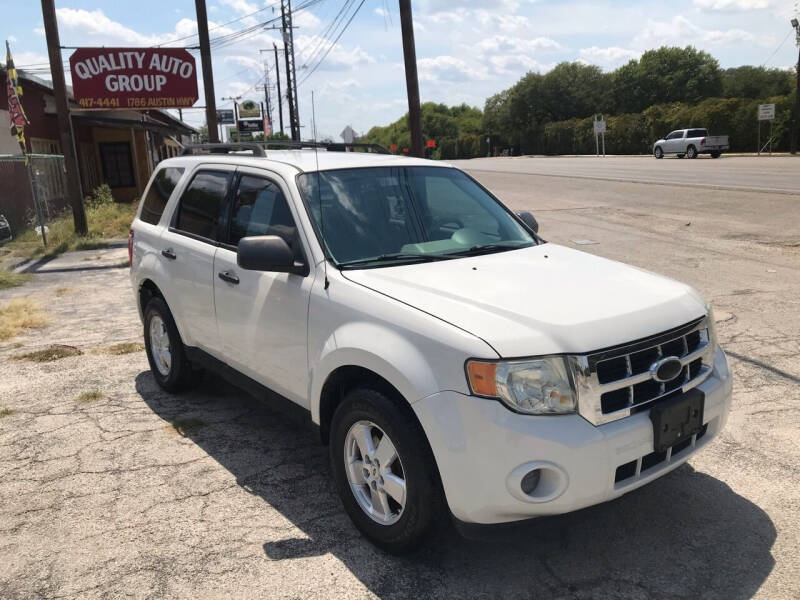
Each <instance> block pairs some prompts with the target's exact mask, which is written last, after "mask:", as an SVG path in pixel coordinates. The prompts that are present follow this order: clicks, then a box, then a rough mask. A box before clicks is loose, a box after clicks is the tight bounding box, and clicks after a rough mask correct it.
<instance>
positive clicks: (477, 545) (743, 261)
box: [0, 158, 800, 600]
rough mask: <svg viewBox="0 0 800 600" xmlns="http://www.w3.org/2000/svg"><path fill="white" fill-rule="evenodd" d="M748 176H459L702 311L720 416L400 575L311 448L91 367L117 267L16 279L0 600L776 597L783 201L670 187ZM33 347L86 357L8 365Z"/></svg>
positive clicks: (121, 360)
mask: <svg viewBox="0 0 800 600" xmlns="http://www.w3.org/2000/svg"><path fill="white" fill-rule="evenodd" d="M606 160H607V161H608V160H609V159H606ZM626 160H627V161H628V162H629V163H630V164H625V161H626ZM752 160H755V159H744V160H741V161H739V159H735V158H730V159H729V158H723V159H720V160H716V161H711V160H705V159H699V160H696V161H686V160H684V161H679V160H670V159H665V160H663V161H659V162H656V161H655V160H652V159H646V158H631V159H622V158H617V159H613V160H611V161H609V162H606V163H605V165H606V167H607V166H608V165H613V164H616V162H619V171H618V174H619V173H622V171H624V170H625V169H629V170H631V171H633V172H635V173H639V174H638V175H636V177H641V176H643V175H641V173H642V172H643V171H642V170H648V169H656V170H660V171H659V172H660V173H661V174H662V176H664V174H665V173H670V172H672V171H669V169H675V171H674V172H673V175H672V176H671V177H672V178H673V180H672V183H670V184H669V185H653V184H644V183H634V182H631V181H630V180H627V181H617V180H605V179H598V178H597V176H596V171H595V169H599V168H601V166H602V165H598V163H599V162H600V161H599V160H598V161H595V160H594V159H588V158H574V159H571V158H564V159H549V158H548V159H526V158H520V159H495V160H488V161H487V160H475V161H465V162H464V163H462V166H463V167H464V168H466V169H468V170H469V171H470V172H471V173H472V174H473V175H474V176H475V177H477V178H478V179H479V180H480V181H481V182H482V183H484V184H485V185H486V186H487V187H489V188H490V189H492V190H493V191H495V192H496V193H497V195H498V196H499V197H500V198H502V199H503V200H504V201H505V202H506V203H507V204H508V205H509V206H511V207H513V208H516V209H528V210H531V211H533V212H534V214H535V215H536V218H537V219H538V221H539V223H540V226H541V228H540V232H541V234H542V236H544V238H545V239H547V240H549V241H551V242H554V243H559V244H564V245H567V246H571V247H574V248H579V249H581V250H584V251H587V252H592V253H596V254H599V255H602V256H606V257H609V258H611V259H615V260H620V261H624V262H627V263H630V264H633V265H635V266H638V267H641V268H644V269H649V270H652V271H656V272H659V273H664V274H667V275H669V276H672V277H674V278H676V279H679V280H682V281H686V282H688V283H690V284H692V285H693V286H695V287H696V288H697V289H698V290H699V291H700V292H701V293H702V294H704V295H705V296H706V297H707V298H708V299H710V300H711V301H712V302H713V304H714V307H715V310H716V314H717V327H718V334H719V338H720V342H721V344H722V346H723V348H724V349H725V350H726V351H727V352H728V357H729V360H730V363H731V368H732V371H733V374H734V399H733V409H732V413H731V416H730V418H729V421H728V423H727V426H726V428H725V429H724V430H723V432H722V433H721V434H720V435H719V436H718V437H717V438H716V439H715V440H713V441H712V443H710V444H709V445H708V446H706V448H705V449H704V450H703V451H702V452H700V453H698V454H696V455H694V456H693V457H692V458H691V460H690V461H689V462H688V464H687V465H685V466H682V467H680V468H679V469H677V470H676V471H674V472H672V473H670V474H669V475H667V476H665V477H663V478H661V479H659V480H657V481H655V482H653V483H651V484H650V485H647V486H645V487H644V488H641V489H639V490H637V491H635V492H632V493H630V494H627V495H625V496H623V497H622V498H620V499H618V500H615V501H613V502H610V503H607V504H603V505H600V506H596V507H593V508H589V509H587V510H584V511H580V512H579V513H575V514H570V515H564V516H562V517H557V518H552V519H543V520H541V521H539V522H535V523H534V524H533V525H532V526H527V527H525V528H520V529H519V530H517V531H516V532H515V533H513V534H508V535H506V536H504V537H500V538H498V539H496V540H495V541H493V542H478V541H468V540H464V539H462V538H460V537H459V536H458V535H457V534H456V533H455V532H454V531H453V530H452V529H451V528H449V527H447V526H446V524H444V525H443V527H442V529H441V531H440V532H439V533H438V534H437V535H436V536H435V537H434V538H433V539H432V540H430V542H429V543H428V544H427V545H426V546H425V547H423V548H422V549H420V550H419V552H417V553H416V554H413V555H411V556H407V557H402V558H397V557H393V556H388V555H386V554H384V553H382V552H380V551H379V550H377V549H375V548H374V547H373V546H371V545H370V544H369V543H368V542H366V541H365V540H364V539H363V538H361V536H360V535H359V534H358V532H357V531H356V530H355V529H354V528H353V526H352V524H351V523H350V521H349V520H348V519H347V517H346V516H345V514H344V512H343V510H342V508H341V505H340V502H339V500H338V498H337V497H336V494H335V490H334V487H333V485H332V483H331V480H330V474H329V469H328V466H327V454H326V451H325V449H323V448H320V447H319V445H318V444H316V441H315V439H314V438H313V436H312V435H311V434H310V433H309V432H307V431H305V430H303V429H300V428H298V427H297V426H295V425H293V424H292V423H290V422H289V421H287V420H286V419H284V418H283V417H282V416H281V415H279V414H276V413H274V412H272V411H271V410H270V409H269V408H267V407H264V406H262V405H259V404H257V403H256V402H255V401H253V400H251V399H249V398H248V397H247V396H246V395H244V394H242V393H240V392H238V391H237V390H235V389H231V388H230V386H227V385H226V384H225V383H224V382H221V381H220V380H218V379H216V378H213V377H207V378H206V379H204V380H203V384H202V385H201V386H199V387H198V389H196V390H194V391H193V392H190V393H187V394H183V395H177V396H176V395H172V394H166V393H164V392H163V391H161V390H160V389H159V388H158V387H157V386H156V385H155V383H154V381H153V378H152V376H151V374H150V373H149V371H148V367H147V361H146V359H145V356H144V353H143V352H141V351H139V352H134V353H131V354H124V355H115V354H113V353H111V352H110V351H109V347H110V346H111V345H112V344H116V343H119V342H130V341H136V340H139V339H141V324H140V323H139V320H138V316H137V314H136V309H135V305H134V302H133V295H132V293H131V291H130V287H129V282H128V281H127V274H128V272H127V269H124V268H119V265H120V262H121V261H124V259H125V256H126V255H125V250H124V249H113V250H98V251H88V252H83V253H72V254H70V255H66V256H64V257H61V258H59V259H56V260H54V261H52V262H49V263H46V264H42V265H37V266H36V267H35V271H36V273H37V274H36V275H35V276H34V278H33V279H32V280H31V282H30V283H28V284H26V285H25V286H23V287H21V288H15V289H12V290H5V291H0V302H5V301H6V300H8V299H11V298H14V297H28V298H32V299H34V300H38V301H39V302H40V303H41V304H42V305H43V306H44V307H46V310H47V311H48V312H49V313H50V315H51V317H52V324H51V325H49V326H48V327H46V328H44V329H39V330H32V331H30V332H29V333H28V334H26V335H23V336H20V337H18V338H15V339H12V340H8V341H6V342H2V343H0V373H2V377H0V399H2V402H1V403H2V405H3V406H4V407H5V408H7V409H10V410H11V411H15V412H10V413H7V414H5V415H4V416H3V418H2V419H0V449H2V450H1V452H2V455H3V458H2V460H0V565H3V567H2V568H0V597H3V598H31V597H46V598H56V597H58V598H100V597H123V596H125V597H137V598H141V597H157V598H173V597H174V598H186V597H192V598H194V597H203V598H220V597H241V598H245V597H246V598H256V597H268V598H320V599H327V598H454V597H457V598H563V599H589V598H625V599H628V598H636V599H649V598H655V599H661V600H667V599H672V598H690V597H691V598H704V599H712V598H713V599H716V598H720V599H725V600H730V599H745V598H751V597H755V598H765V599H773V598H780V599H787V600H788V599H797V598H798V597H799V596H800V554H799V553H798V551H797V549H798V548H800V519H798V514H800V416H798V415H800V392H799V391H798V390H799V389H800V386H798V384H800V361H798V358H797V357H798V355H800V198H798V196H797V195H796V194H791V193H783V192H786V190H783V191H782V193H770V192H766V191H759V192H753V191H743V190H736V191H734V190H725V189H713V188H708V187H686V186H685V184H686V180H687V178H688V177H689V175H687V174H686V173H693V172H700V169H704V171H702V172H704V173H707V175H706V177H705V178H706V179H708V178H711V179H715V178H716V179H715V180H717V179H720V178H721V177H720V171H715V169H728V170H729V171H730V172H732V173H731V175H730V177H732V178H733V181H734V182H742V181H749V182H750V183H748V185H753V181H754V180H753V177H756V175H755V174H754V173H751V172H750V171H749V170H748V169H750V167H748V165H750V164H751V163H752ZM772 160H776V159H772ZM737 164H739V165H741V167H740V168H739V169H737V168H736V165H737ZM764 164H770V163H769V159H766V160H765V161H764ZM775 164H776V165H778V164H780V165H784V166H783V167H781V168H782V169H783V170H787V171H789V172H786V173H784V172H783V171H781V172H779V173H776V174H775V176H774V177H773V178H772V180H770V181H767V180H764V181H762V182H761V183H759V184H758V185H761V188H760V189H762V190H765V189H769V186H768V185H767V184H770V185H775V184H776V182H784V183H781V185H783V186H788V185H789V183H786V182H790V181H796V177H797V174H796V169H797V168H798V167H800V160H792V159H780V161H778V162H775ZM509 165H514V166H509ZM559 165H561V166H559ZM595 165H598V166H595ZM673 165H675V166H673ZM729 165H730V166H729ZM515 169H516V171H515ZM531 169H545V170H549V171H553V170H560V171H561V172H560V173H559V174H556V176H553V173H550V172H548V174H547V175H542V174H539V173H534V172H530V170H531ZM693 169H694V170H695V171H692V170H693ZM779 170H780V169H779ZM570 171H571V173H572V175H571V176H565V174H568V173H569V172H570ZM737 171H742V172H743V173H740V172H737ZM748 173H749V174H748ZM630 177H633V175H631V176H630ZM793 178H794V179H793ZM51 343H59V344H66V345H71V346H74V347H76V348H78V349H79V350H81V351H82V352H83V354H82V355H80V356H71V357H68V358H64V359H62V360H59V361H56V362H53V363H32V362H27V361H19V360H14V358H13V357H15V356H17V355H19V354H21V353H23V352H28V351H30V350H36V349H39V348H42V347H44V346H46V345H48V344H51ZM87 392H96V395H95V396H93V398H94V399H89V400H87V399H86V398H85V397H82V396H81V394H85V393H87Z"/></svg>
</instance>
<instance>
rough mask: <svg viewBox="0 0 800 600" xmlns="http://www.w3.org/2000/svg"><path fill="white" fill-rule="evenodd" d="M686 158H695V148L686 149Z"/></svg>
mask: <svg viewBox="0 0 800 600" xmlns="http://www.w3.org/2000/svg"><path fill="white" fill-rule="evenodd" d="M686 158H697V148H695V147H694V146H689V147H688V148H687V149H686Z"/></svg>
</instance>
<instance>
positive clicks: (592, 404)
mask: <svg viewBox="0 0 800 600" xmlns="http://www.w3.org/2000/svg"><path fill="white" fill-rule="evenodd" d="M706 319H707V318H706V317H703V318H701V319H697V320H695V321H692V322H690V323H687V324H686V325H683V326H681V327H677V328H675V329H672V330H670V331H666V332H664V333H661V334H658V335H655V336H652V337H650V338H646V339H644V340H640V341H637V342H632V343H630V344H625V345H623V346H618V347H614V348H610V349H607V350H602V351H599V352H594V353H592V354H589V355H585V356H577V357H573V358H572V366H573V372H574V373H576V385H577V388H578V403H579V410H580V412H581V415H583V416H584V417H585V418H587V419H588V420H589V421H590V422H592V423H594V424H595V425H600V424H602V423H607V422H609V421H614V420H617V419H620V418H623V417H626V416H628V415H629V414H631V413H632V412H637V411H638V410H640V409H641V408H642V407H643V406H645V405H647V406H649V405H650V404H652V403H653V402H655V401H658V400H661V399H664V398H666V397H668V396H671V395H673V394H674V393H679V392H680V391H686V390H688V389H690V388H692V387H695V386H696V385H699V384H700V383H701V382H702V381H703V380H705V378H706V377H708V375H709V374H710V373H711V366H712V361H713V355H712V351H713V348H712V344H711V340H710V338H709V329H708V323H707V320H706ZM668 356H675V357H677V358H679V359H680V361H681V364H682V368H681V371H680V373H679V375H678V376H677V377H676V378H674V379H672V380H671V381H667V382H659V381H657V380H656V379H654V378H653V376H652V374H651V368H652V366H653V364H654V363H656V362H657V361H658V360H660V359H662V358H665V357H668Z"/></svg>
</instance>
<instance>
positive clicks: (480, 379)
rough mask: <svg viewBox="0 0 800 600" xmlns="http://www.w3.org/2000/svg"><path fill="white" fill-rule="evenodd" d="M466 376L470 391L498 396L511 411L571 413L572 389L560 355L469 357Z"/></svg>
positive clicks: (573, 407)
mask: <svg viewBox="0 0 800 600" xmlns="http://www.w3.org/2000/svg"><path fill="white" fill-rule="evenodd" d="M467 376H468V379H469V386H470V389H471V390H472V393H473V394H476V395H478V396H488V397H490V398H499V399H500V400H502V401H503V402H505V403H506V404H507V405H508V406H509V407H510V408H511V409H512V410H515V411H518V412H522V413H526V414H531V415H552V414H565V413H572V412H575V408H576V401H575V389H574V386H573V385H572V380H571V378H570V376H569V371H568V369H567V364H566V361H565V360H564V358H563V357H561V356H548V357H544V358H536V359H531V360H523V361H504V362H485V361H480V360H470V361H468V362H467Z"/></svg>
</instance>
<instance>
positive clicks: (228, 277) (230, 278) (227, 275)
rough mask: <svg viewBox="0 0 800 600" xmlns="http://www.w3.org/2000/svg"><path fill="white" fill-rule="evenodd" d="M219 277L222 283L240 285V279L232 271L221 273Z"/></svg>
mask: <svg viewBox="0 0 800 600" xmlns="http://www.w3.org/2000/svg"><path fill="white" fill-rule="evenodd" d="M217 275H218V276H219V278H220V279H222V281H227V282H228V283H232V284H233V285H239V278H238V277H237V276H236V275H234V274H233V273H231V272H230V271H221V272H219V273H218V274H217Z"/></svg>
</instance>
